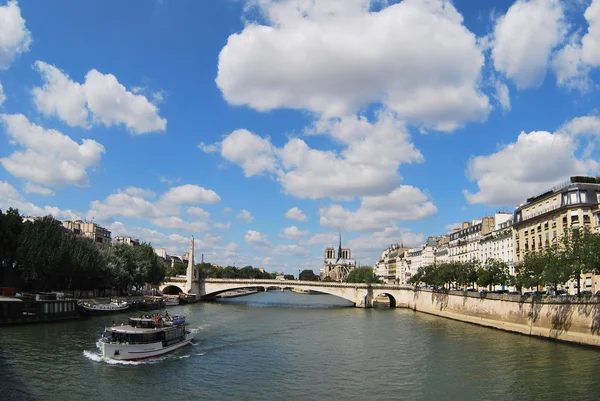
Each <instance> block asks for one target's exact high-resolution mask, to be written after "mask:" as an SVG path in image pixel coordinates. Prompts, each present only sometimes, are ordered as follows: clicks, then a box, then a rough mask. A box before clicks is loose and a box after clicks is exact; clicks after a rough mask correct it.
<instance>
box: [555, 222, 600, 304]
mask: <svg viewBox="0 0 600 401" xmlns="http://www.w3.org/2000/svg"><path fill="white" fill-rule="evenodd" d="M562 243H563V244H562V245H563V251H564V261H565V263H568V264H569V265H570V266H571V271H572V273H571V274H572V276H573V278H574V279H575V281H576V283H577V284H576V285H577V294H578V295H579V294H580V292H581V274H582V273H586V272H588V271H595V270H598V268H599V267H600V254H599V252H600V247H599V244H600V239H599V234H597V233H592V232H591V230H590V229H589V227H584V228H573V229H566V230H565V233H564V235H563V237H562Z"/></svg>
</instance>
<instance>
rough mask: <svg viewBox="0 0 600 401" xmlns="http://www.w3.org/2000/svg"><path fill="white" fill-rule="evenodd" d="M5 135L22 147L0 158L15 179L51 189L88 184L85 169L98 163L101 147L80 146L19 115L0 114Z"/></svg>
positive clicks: (86, 142)
mask: <svg viewBox="0 0 600 401" xmlns="http://www.w3.org/2000/svg"><path fill="white" fill-rule="evenodd" d="M0 120H2V122H3V123H4V125H5V127H6V133H7V134H8V135H9V136H10V137H11V138H12V139H13V141H14V143H15V144H18V145H20V146H22V147H23V148H25V149H24V150H19V151H15V152H13V153H12V154H10V155H9V156H8V157H5V158H2V159H0V163H1V164H2V165H3V166H4V168H5V169H6V171H8V172H9V173H10V174H12V175H14V176H15V177H18V178H22V179H24V180H28V181H31V182H35V183H38V184H43V185H47V186H51V187H64V186H66V185H76V186H80V187H84V186H87V185H88V184H89V176H88V173H87V170H88V169H89V168H92V167H93V166H96V165H97V164H98V163H99V162H100V157H101V155H102V153H104V146H102V145H101V144H99V143H98V142H96V141H94V140H92V139H84V140H83V141H82V143H81V144H79V143H77V142H75V141H73V140H72V139H71V138H70V137H68V136H67V135H64V134H63V133H61V132H59V131H56V130H53V129H49V130H46V129H44V128H42V127H40V126H39V125H35V124H33V123H31V122H29V120H28V119H27V117H25V116H24V115H22V114H0Z"/></svg>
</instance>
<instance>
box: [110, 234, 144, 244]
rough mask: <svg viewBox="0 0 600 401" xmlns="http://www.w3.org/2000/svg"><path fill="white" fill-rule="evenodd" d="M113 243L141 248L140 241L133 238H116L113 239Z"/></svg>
mask: <svg viewBox="0 0 600 401" xmlns="http://www.w3.org/2000/svg"><path fill="white" fill-rule="evenodd" d="M112 243H113V245H114V244H125V245H129V246H140V240H139V239H134V238H131V237H121V236H116V237H114V238H113V239H112Z"/></svg>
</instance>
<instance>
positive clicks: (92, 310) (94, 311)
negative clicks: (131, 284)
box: [81, 305, 129, 316]
mask: <svg viewBox="0 0 600 401" xmlns="http://www.w3.org/2000/svg"><path fill="white" fill-rule="evenodd" d="M128 309H129V305H121V306H114V307H112V306H102V307H96V306H87V305H81V312H82V313H83V314H87V315H94V316H95V315H110V314H113V313H122V312H125V311H126V310H128Z"/></svg>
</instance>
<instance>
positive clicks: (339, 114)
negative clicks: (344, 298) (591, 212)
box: [0, 0, 600, 274]
mask: <svg viewBox="0 0 600 401" xmlns="http://www.w3.org/2000/svg"><path fill="white" fill-rule="evenodd" d="M599 72H600V0H593V1H590V0H570V1H559V0H529V1H523V0H519V1H516V2H513V1H503V0H502V1H500V0H499V1H494V2H490V1H470V0H455V1H444V0H404V1H385V0H371V1H369V0H343V1H340V0H220V1H213V0H178V1H169V0H161V1H150V0H148V1H146V0H131V1H127V2H121V1H117V0H107V1H85V2H83V1H73V0H69V1H67V0H56V1H53V2H51V3H50V2H39V1H35V0H23V1H19V2H16V1H6V0H0V208H1V209H3V210H5V209H6V208H8V207H16V208H18V209H19V210H20V211H21V213H22V214H24V215H30V216H42V215H47V214H51V215H53V216H54V217H56V218H58V219H62V220H65V219H77V218H81V219H87V220H89V221H94V222H95V223H97V224H101V225H103V226H105V227H107V228H108V229H110V230H111V231H112V236H113V237H114V236H117V235H121V236H132V237H134V238H139V239H140V240H142V241H146V242H150V243H151V244H152V245H153V246H154V247H156V248H161V247H164V248H166V249H167V252H168V253H169V254H181V253H182V252H184V251H186V250H187V248H188V246H189V240H190V237H191V236H192V235H194V237H195V241H196V242H195V246H196V259H197V261H198V259H199V254H200V253H203V254H204V260H205V261H207V262H211V263H216V264H220V265H235V266H238V267H242V266H246V265H252V266H255V267H264V268H265V269H266V270H267V271H271V272H274V271H277V272H285V273H292V274H297V272H298V271H299V270H303V269H312V270H313V271H315V272H318V271H319V269H320V267H321V266H322V263H323V253H324V249H325V247H327V246H335V247H337V243H338V235H339V233H340V232H341V235H342V242H343V245H344V246H349V247H350V248H351V250H352V255H353V257H355V258H356V259H357V261H358V262H359V263H360V264H361V265H372V264H374V263H375V261H376V260H377V259H378V257H379V255H380V254H381V252H382V251H383V250H384V249H385V248H386V247H388V246H389V245H390V244H394V243H403V244H405V245H410V246H413V245H414V246H416V245H419V244H422V243H423V242H424V241H425V239H426V238H427V236H430V235H442V234H445V233H447V232H449V231H450V230H452V228H453V227H455V226H456V225H457V224H458V223H460V222H462V221H471V220H473V219H477V218H481V217H482V216H485V215H489V214H493V213H495V212H497V211H513V210H514V207H515V205H517V204H518V203H520V202H522V201H524V200H525V199H526V198H527V197H530V196H534V195H537V194H539V193H541V192H543V191H545V190H547V189H549V188H551V187H552V186H554V185H556V184H559V183H561V182H564V181H565V180H566V179H568V177H569V176H572V175H596V174H599V169H600V164H599V158H598V156H599V152H598V150H597V148H598V146H597V145H598V139H599V138H600V115H599V110H598V106H597V105H598V101H599V100H600V96H599V91H598V89H599V88H598V82H599V80H600V74H599Z"/></svg>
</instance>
